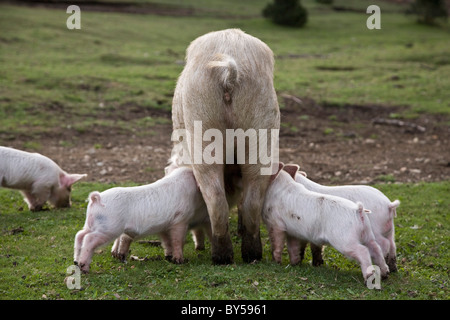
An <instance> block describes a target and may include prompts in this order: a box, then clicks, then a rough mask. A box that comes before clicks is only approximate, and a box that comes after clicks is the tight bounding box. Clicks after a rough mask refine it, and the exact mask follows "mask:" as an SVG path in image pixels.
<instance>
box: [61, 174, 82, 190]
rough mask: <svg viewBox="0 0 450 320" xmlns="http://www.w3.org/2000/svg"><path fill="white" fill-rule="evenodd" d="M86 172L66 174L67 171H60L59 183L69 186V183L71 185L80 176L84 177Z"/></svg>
mask: <svg viewBox="0 0 450 320" xmlns="http://www.w3.org/2000/svg"><path fill="white" fill-rule="evenodd" d="M86 176H87V174H76V173H74V174H68V173H61V174H60V175H59V184H60V185H61V186H62V187H70V186H71V185H73V184H74V183H75V182H77V181H78V180H80V179H81V178H84V177H86Z"/></svg>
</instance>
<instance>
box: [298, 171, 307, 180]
mask: <svg viewBox="0 0 450 320" xmlns="http://www.w3.org/2000/svg"><path fill="white" fill-rule="evenodd" d="M298 173H300V174H301V175H302V176H304V177H305V178H306V177H308V175H307V174H306V172H305V171H299V172H298Z"/></svg>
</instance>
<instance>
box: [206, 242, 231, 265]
mask: <svg viewBox="0 0 450 320" xmlns="http://www.w3.org/2000/svg"><path fill="white" fill-rule="evenodd" d="M211 244H212V250H211V251H212V253H211V258H212V262H213V264H232V263H233V245H232V244H231V240H230V237H229V236H224V237H220V238H219V237H213V238H212V241H211Z"/></svg>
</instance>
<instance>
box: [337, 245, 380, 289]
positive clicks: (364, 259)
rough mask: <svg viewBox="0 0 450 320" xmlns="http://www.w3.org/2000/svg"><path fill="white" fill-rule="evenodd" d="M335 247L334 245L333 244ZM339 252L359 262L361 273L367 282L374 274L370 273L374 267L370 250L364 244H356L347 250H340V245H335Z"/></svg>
mask: <svg viewBox="0 0 450 320" xmlns="http://www.w3.org/2000/svg"><path fill="white" fill-rule="evenodd" d="M332 245H333V244H332ZM333 247H335V248H336V249H337V250H338V251H340V252H341V253H343V254H344V255H345V256H347V257H349V258H351V259H354V260H356V261H358V263H359V264H360V266H361V271H362V274H363V277H364V281H366V280H367V279H368V278H369V277H370V276H371V275H372V273H369V269H368V268H369V267H370V266H372V260H371V259H370V252H369V249H368V248H367V247H365V246H363V245H362V244H359V243H358V244H355V245H352V246H348V247H347V248H339V245H338V246H336V245H333Z"/></svg>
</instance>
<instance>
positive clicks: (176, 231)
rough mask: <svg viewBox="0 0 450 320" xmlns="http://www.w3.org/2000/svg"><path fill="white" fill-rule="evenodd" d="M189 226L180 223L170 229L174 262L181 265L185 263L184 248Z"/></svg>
mask: <svg viewBox="0 0 450 320" xmlns="http://www.w3.org/2000/svg"><path fill="white" fill-rule="evenodd" d="M187 227H188V226H187V224H186V223H178V224H176V225H174V226H172V227H171V228H170V231H169V234H170V241H171V247H172V250H173V251H172V260H171V261H172V262H173V263H176V264H180V263H183V262H184V258H183V246H184V240H185V238H186V233H187Z"/></svg>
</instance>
